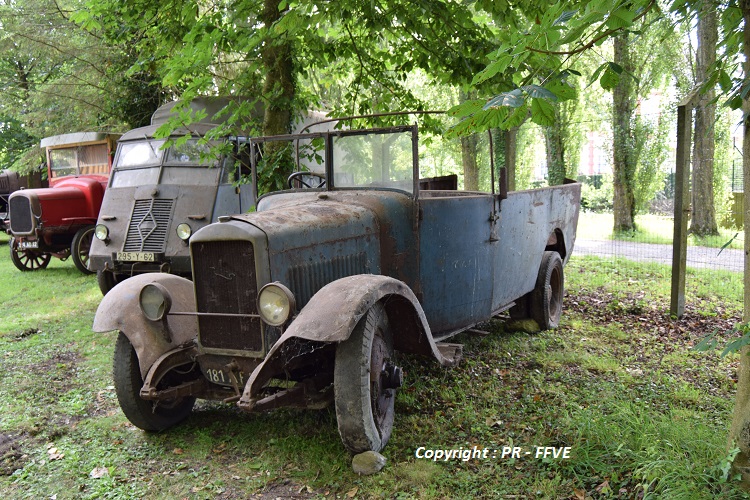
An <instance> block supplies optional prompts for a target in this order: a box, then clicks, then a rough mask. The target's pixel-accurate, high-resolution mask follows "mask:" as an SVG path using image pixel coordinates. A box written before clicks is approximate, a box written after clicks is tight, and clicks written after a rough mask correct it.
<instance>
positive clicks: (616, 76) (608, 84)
mask: <svg viewBox="0 0 750 500" xmlns="http://www.w3.org/2000/svg"><path fill="white" fill-rule="evenodd" d="M618 83H620V73H618V72H617V71H615V70H614V69H612V65H611V64H610V65H607V69H606V70H605V71H604V74H603V75H602V77H601V79H599V84H600V85H601V86H602V88H603V89H604V90H612V89H613V88H615V87H617V84H618Z"/></svg>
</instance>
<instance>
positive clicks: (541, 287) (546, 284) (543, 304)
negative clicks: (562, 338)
mask: <svg viewBox="0 0 750 500" xmlns="http://www.w3.org/2000/svg"><path fill="white" fill-rule="evenodd" d="M564 281H565V279H564V275H563V264H562V259H561V258H560V254H558V253H557V252H551V251H547V252H544V255H543V256H542V265H541V266H540V267H539V275H538V276H537V279H536V286H535V287H534V291H533V292H531V295H532V298H531V318H532V319H533V320H535V321H536V322H537V323H538V324H539V328H541V329H542V330H550V329H552V328H557V326H558V325H559V324H560V317H561V316H562V301H563V294H564V292H565V287H564Z"/></svg>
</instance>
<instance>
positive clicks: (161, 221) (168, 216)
mask: <svg viewBox="0 0 750 500" xmlns="http://www.w3.org/2000/svg"><path fill="white" fill-rule="evenodd" d="M173 207H174V200H155V199H150V200H135V206H134V207H133V215H132V216H131V217H130V226H129V227H128V234H127V236H126V237H125V246H124V248H123V250H124V251H125V252H163V251H164V250H165V248H166V245H167V233H168V231H169V222H170V221H171V220H172V209H173Z"/></svg>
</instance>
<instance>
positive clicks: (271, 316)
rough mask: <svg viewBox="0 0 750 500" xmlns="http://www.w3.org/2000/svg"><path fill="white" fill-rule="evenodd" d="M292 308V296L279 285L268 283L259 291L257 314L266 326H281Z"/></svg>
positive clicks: (293, 303)
mask: <svg viewBox="0 0 750 500" xmlns="http://www.w3.org/2000/svg"><path fill="white" fill-rule="evenodd" d="M294 307H295V302H294V295H293V294H292V292H291V290H289V289H288V288H287V287H285V286H284V285H282V284H281V283H268V284H267V285H265V286H264V287H263V288H261V289H260V293H259V294H258V312H259V313H260V317H261V318H262V319H263V321H264V322H265V323H266V324H268V325H271V326H281V325H283V324H284V323H286V320H287V319H289V316H290V315H291V314H292V312H293V311H294Z"/></svg>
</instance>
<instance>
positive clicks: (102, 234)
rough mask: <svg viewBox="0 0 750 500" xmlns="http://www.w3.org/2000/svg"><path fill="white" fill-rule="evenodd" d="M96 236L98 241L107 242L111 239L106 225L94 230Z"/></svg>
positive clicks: (98, 226) (98, 225)
mask: <svg viewBox="0 0 750 500" xmlns="http://www.w3.org/2000/svg"><path fill="white" fill-rule="evenodd" d="M94 236H96V239H98V240H102V241H107V240H108V239H109V229H107V226H105V225H104V224H97V225H96V228H94Z"/></svg>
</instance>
